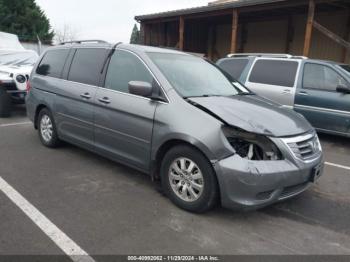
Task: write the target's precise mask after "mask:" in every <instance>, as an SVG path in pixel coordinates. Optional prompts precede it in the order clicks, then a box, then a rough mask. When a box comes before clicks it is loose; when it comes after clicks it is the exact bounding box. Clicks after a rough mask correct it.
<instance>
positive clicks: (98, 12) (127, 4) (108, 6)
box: [36, 0, 211, 43]
mask: <svg viewBox="0 0 350 262" xmlns="http://www.w3.org/2000/svg"><path fill="white" fill-rule="evenodd" d="M209 1H211V0H148V1H146V0H36V3H37V4H38V5H39V6H40V7H41V8H42V10H43V11H44V12H45V14H46V15H47V17H48V18H49V20H50V24H51V26H52V28H53V29H54V30H55V29H56V30H61V31H62V30H63V28H64V26H65V25H66V26H68V27H69V28H70V30H71V31H74V32H75V34H76V35H77V38H78V39H101V40H106V41H109V42H111V43H116V42H124V43H128V42H129V40H130V35H131V32H132V28H133V26H134V24H135V23H136V21H135V20H134V17H135V15H143V14H151V13H155V12H162V11H169V10H175V9H182V8H188V7H195V6H202V5H206V4H207V3H208V2H209Z"/></svg>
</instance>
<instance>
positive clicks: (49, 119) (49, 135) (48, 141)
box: [38, 108, 60, 148]
mask: <svg viewBox="0 0 350 262" xmlns="http://www.w3.org/2000/svg"><path fill="white" fill-rule="evenodd" d="M38 133H39V138H40V141H41V143H42V144H43V145H44V146H47V147H50V148H55V147H57V146H58V145H59V144H60V140H59V138H58V135H57V130H56V125H55V122H54V119H53V116H52V114H51V112H50V111H49V110H48V109H47V108H44V109H42V110H41V111H40V113H39V116H38Z"/></svg>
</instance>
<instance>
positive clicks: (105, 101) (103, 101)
mask: <svg viewBox="0 0 350 262" xmlns="http://www.w3.org/2000/svg"><path fill="white" fill-rule="evenodd" d="M98 101H100V102H101V103H103V104H110V103H111V100H109V98H108V97H104V98H99V99H98Z"/></svg>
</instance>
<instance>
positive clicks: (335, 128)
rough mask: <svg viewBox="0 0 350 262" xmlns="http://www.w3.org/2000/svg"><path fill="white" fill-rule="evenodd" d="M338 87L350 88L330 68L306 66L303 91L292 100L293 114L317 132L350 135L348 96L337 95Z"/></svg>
mask: <svg viewBox="0 0 350 262" xmlns="http://www.w3.org/2000/svg"><path fill="white" fill-rule="evenodd" d="M340 85H343V86H349V85H350V84H349V83H348V82H347V81H346V80H345V78H344V77H342V76H341V75H340V74H339V72H337V71H336V70H334V69H333V68H332V67H331V66H329V65H326V64H318V63H305V65H304V69H303V81H302V87H301V88H300V89H299V90H298V91H297V94H296V98H295V110H296V111H297V112H299V113H301V114H303V115H304V116H305V117H306V118H307V119H308V120H309V122H310V123H311V124H312V125H313V126H314V127H315V128H317V129H319V130H324V131H332V132H337V133H347V132H349V126H350V94H346V93H341V92H338V91H337V87H338V86H340Z"/></svg>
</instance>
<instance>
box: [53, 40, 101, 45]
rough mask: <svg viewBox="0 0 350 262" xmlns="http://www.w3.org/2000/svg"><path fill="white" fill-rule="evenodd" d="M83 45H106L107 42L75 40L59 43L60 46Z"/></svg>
mask: <svg viewBox="0 0 350 262" xmlns="http://www.w3.org/2000/svg"><path fill="white" fill-rule="evenodd" d="M83 43H97V44H108V42H107V41H104V40H96V39H92V40H76V41H67V42H62V43H59V44H60V45H67V44H83Z"/></svg>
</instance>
